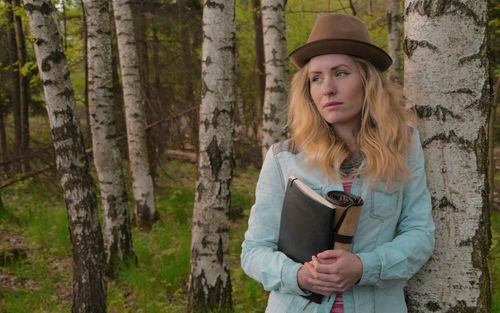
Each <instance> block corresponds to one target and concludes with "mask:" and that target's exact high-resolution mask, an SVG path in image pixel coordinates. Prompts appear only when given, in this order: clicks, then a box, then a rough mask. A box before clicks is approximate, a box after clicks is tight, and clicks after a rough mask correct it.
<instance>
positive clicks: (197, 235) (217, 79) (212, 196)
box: [188, 0, 236, 312]
mask: <svg viewBox="0 0 500 313" xmlns="http://www.w3.org/2000/svg"><path fill="white" fill-rule="evenodd" d="M203 34H204V37H203V38H204V40H203V46H202V90H201V96H202V100H201V107H200V133H199V141H200V145H199V160H198V180H197V183H196V196H195V204H194V212H193V226H192V243H191V262H190V263H191V270H190V277H189V292H188V298H189V305H188V311H190V312H193V311H194V312H208V311H210V310H211V309H212V310H213V309H218V310H222V311H226V310H227V311H229V310H231V307H232V300H231V280H230V275H229V267H230V264H229V218H228V213H229V206H230V202H231V178H232V164H233V134H234V123H233V110H234V104H235V99H234V54H235V38H236V25H235V2H234V0H222V1H221V0H219V1H213V0H206V1H205V2H204V6H203Z"/></svg>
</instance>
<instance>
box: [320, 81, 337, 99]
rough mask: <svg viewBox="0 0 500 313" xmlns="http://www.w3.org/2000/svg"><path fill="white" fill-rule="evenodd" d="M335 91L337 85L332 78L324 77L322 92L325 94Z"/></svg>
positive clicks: (334, 92)
mask: <svg viewBox="0 0 500 313" xmlns="http://www.w3.org/2000/svg"><path fill="white" fill-rule="evenodd" d="M336 93H337V86H336V85H335V82H334V81H333V79H331V78H327V79H325V80H324V81H323V94H324V95H325V96H326V95H331V94H336Z"/></svg>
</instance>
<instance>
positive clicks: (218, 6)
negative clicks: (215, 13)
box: [205, 0, 224, 12]
mask: <svg viewBox="0 0 500 313" xmlns="http://www.w3.org/2000/svg"><path fill="white" fill-rule="evenodd" d="M205 5H206V6H207V7H208V8H210V9H219V10H220V11H221V12H223V11H224V4H222V3H217V2H215V1H212V0H207V1H206V2H205Z"/></svg>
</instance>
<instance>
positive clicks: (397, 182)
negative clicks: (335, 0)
mask: <svg viewBox="0 0 500 313" xmlns="http://www.w3.org/2000/svg"><path fill="white" fill-rule="evenodd" d="M290 58H291V60H292V62H293V63H294V64H295V65H296V66H297V67H298V68H299V71H298V72H297V73H296V74H295V76H294V78H293V81H292V85H291V93H290V103H289V127H290V130H291V133H292V138H291V139H289V140H286V141H283V142H280V143H277V144H275V145H273V147H272V149H270V150H269V152H268V154H267V156H266V159H265V161H264V164H263V167H262V170H261V173H260V177H259V181H258V184H257V189H256V202H255V205H254V206H253V207H252V210H251V214H250V218H249V222H248V231H247V232H246V234H245V241H244V242H243V245H242V247H243V251H242V255H241V261H242V267H243V269H244V270H245V272H246V273H247V274H248V275H249V276H250V277H252V278H254V279H256V280H257V281H259V282H261V283H262V284H263V286H264V288H265V289H266V290H268V291H271V293H270V296H269V300H268V304H267V309H266V312H272V313H280V312H286V313H291V312H318V313H330V312H331V313H338V312H346V313H350V312H361V313H370V312H376V313H391V312H394V313H401V312H407V308H406V304H405V299H404V293H403V283H404V281H406V280H408V279H409V278H410V277H411V276H412V275H413V274H415V273H416V272H417V271H418V270H419V269H420V267H421V266H422V265H423V264H424V263H425V262H426V261H427V259H428V258H429V257H430V255H431V253H432V250H433V247H434V223H433V220H432V216H431V201H430V195H429V192H428V189H427V185H426V177H425V172H424V159H423V153H422V148H421V146H420V139H419V135H418V131H417V130H416V129H415V128H413V127H412V125H413V123H414V121H415V117H414V114H413V113H412V111H410V110H409V109H407V108H405V107H404V106H403V104H402V102H401V96H400V91H399V90H398V88H396V87H395V86H394V85H392V84H391V83H390V82H389V81H388V80H387V79H386V78H385V77H384V76H383V75H382V72H383V71H385V70H386V69H387V68H388V67H389V66H390V64H391V63H392V60H391V59H390V57H389V56H388V55H387V54H386V53H385V52H384V51H383V50H382V49H380V48H378V47H376V46H374V45H372V44H371V43H370V38H369V34H368V30H367V28H366V25H365V24H364V23H363V22H362V21H361V20H359V19H357V18H355V17H352V16H349V15H343V14H327V15H323V16H320V17H319V18H318V19H317V20H316V23H315V25H314V27H313V29H312V31H311V34H310V36H309V39H308V42H307V43H306V44H304V45H303V46H300V47H299V48H297V49H296V50H294V51H293V52H292V53H291V54H290ZM290 176H295V177H298V178H299V179H300V180H302V181H304V182H305V183H306V184H307V185H309V186H310V187H311V188H312V189H313V190H315V191H316V192H318V193H319V194H321V195H322V196H325V195H326V194H327V193H328V192H329V191H331V190H344V191H349V192H352V193H354V194H356V195H360V196H361V198H362V199H363V200H364V203H365V204H364V206H363V209H362V212H361V216H360V218H359V222H358V226H357V230H356V233H355V235H354V239H353V243H352V248H351V251H350V252H347V251H343V250H327V251H323V252H321V253H319V254H318V255H312V256H311V261H310V262H306V263H304V264H301V263H296V262H294V261H293V260H291V259H290V258H288V257H287V256H286V255H285V254H283V253H282V252H279V251H278V250H277V246H278V235H279V225H280V217H281V208H282V204H283V197H284V193H285V188H286V184H287V180H288V178H289V177H290ZM312 292H314V293H318V294H321V295H324V296H325V297H324V299H323V301H322V302H321V303H314V302H311V301H309V300H308V299H307V298H306V296H308V295H310V294H311V293H312Z"/></svg>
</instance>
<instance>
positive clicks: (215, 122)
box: [212, 108, 220, 129]
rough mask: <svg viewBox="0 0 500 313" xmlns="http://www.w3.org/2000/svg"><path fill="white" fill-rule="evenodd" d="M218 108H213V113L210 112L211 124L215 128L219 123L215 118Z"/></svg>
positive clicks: (217, 114) (217, 116)
mask: <svg viewBox="0 0 500 313" xmlns="http://www.w3.org/2000/svg"><path fill="white" fill-rule="evenodd" d="M219 113H220V111H219V108H215V110H214V113H213V114H212V125H213V127H214V128H215V129H217V126H218V125H219V123H218V122H217V119H218V118H219Z"/></svg>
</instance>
